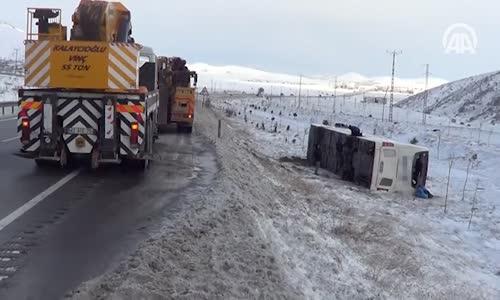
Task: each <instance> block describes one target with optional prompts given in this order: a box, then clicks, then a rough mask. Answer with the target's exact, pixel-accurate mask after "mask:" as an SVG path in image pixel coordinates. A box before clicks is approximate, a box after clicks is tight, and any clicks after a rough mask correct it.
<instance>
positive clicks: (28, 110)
mask: <svg viewBox="0 0 500 300" xmlns="http://www.w3.org/2000/svg"><path fill="white" fill-rule="evenodd" d="M18 111H19V113H18V115H17V132H18V135H19V136H20V137H21V142H22V148H21V152H24V153H26V152H37V151H38V150H39V149H40V133H41V129H42V102H41V101H39V100H38V101H37V100H35V98H31V97H28V98H24V99H21V100H20V101H19V110H18Z"/></svg>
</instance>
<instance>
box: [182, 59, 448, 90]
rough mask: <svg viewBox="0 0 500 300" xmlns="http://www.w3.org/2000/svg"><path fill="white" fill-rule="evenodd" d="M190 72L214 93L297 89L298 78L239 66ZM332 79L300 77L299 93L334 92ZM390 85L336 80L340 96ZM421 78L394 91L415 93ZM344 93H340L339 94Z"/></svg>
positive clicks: (399, 82)
mask: <svg viewBox="0 0 500 300" xmlns="http://www.w3.org/2000/svg"><path fill="white" fill-rule="evenodd" d="M189 67H190V69H192V70H195V71H197V72H198V75H199V77H200V86H206V87H208V88H210V87H213V86H214V87H216V88H217V90H235V91H245V92H255V91H257V90H258V89H259V88H260V87H263V88H265V89H266V92H268V93H269V92H270V90H271V89H274V94H279V93H280V92H283V93H284V94H286V95H289V94H296V93H297V91H298V89H299V82H300V77H299V75H289V74H280V73H271V72H265V71H261V70H256V69H252V68H247V67H239V66H211V65H208V64H204V63H195V64H191V65H190V66H189ZM334 78H335V76H324V75H321V76H304V77H303V78H302V90H303V92H304V94H306V93H307V92H311V95H314V94H326V93H328V94H332V93H333V91H334V90H335V88H334V87H335V83H334V82H335V79H334ZM446 82H447V81H446V80H444V79H439V78H431V80H430V86H431V87H434V86H438V85H441V84H444V83H446ZM389 85H390V78H389V77H373V78H369V77H366V76H363V75H361V74H358V73H353V72H351V73H347V74H344V75H341V76H338V77H337V86H338V87H339V89H340V90H338V92H340V93H351V92H362V91H385V90H386V89H387V87H388V86H389ZM424 87H425V84H424V80H423V79H398V78H397V79H396V90H397V91H399V92H403V93H409V94H411V93H416V92H420V91H422V90H423V89H424ZM342 90H344V91H342Z"/></svg>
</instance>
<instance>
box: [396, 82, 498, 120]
mask: <svg viewBox="0 0 500 300" xmlns="http://www.w3.org/2000/svg"><path fill="white" fill-rule="evenodd" d="M424 98H425V93H420V94H417V95H415V96H412V97H409V98H408V99H405V100H403V101H401V102H400V103H399V104H398V106H400V107H404V108H411V109H414V110H418V111H422V109H423V103H424ZM427 101H428V102H427V103H428V105H427V111H428V112H430V113H432V114H440V115H445V116H448V117H452V118H453V117H458V118H461V119H466V120H468V121H469V122H474V121H478V122H490V121H496V122H498V121H500V72H494V73H487V74H482V75H478V76H473V77H469V78H466V79H462V80H459V81H455V82H452V83H448V84H445V85H442V86H439V87H436V88H434V89H431V90H430V91H429V95H428V100H427Z"/></svg>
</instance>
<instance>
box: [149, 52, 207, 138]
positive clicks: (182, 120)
mask: <svg viewBox="0 0 500 300" xmlns="http://www.w3.org/2000/svg"><path fill="white" fill-rule="evenodd" d="M158 67H159V72H158V74H159V75H158V76H159V90H160V107H159V114H158V124H159V127H160V129H163V128H165V127H167V126H168V125H169V124H177V131H179V132H187V133H191V132H192V131H193V122H194V113H195V105H196V102H195V101H196V85H197V83H198V75H197V73H196V72H192V71H190V70H189V69H188V68H187V66H186V61H185V60H183V59H181V58H178V57H159V58H158Z"/></svg>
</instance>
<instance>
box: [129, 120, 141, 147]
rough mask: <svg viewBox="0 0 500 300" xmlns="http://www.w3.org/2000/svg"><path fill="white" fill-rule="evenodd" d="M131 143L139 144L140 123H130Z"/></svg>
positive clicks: (133, 144) (132, 144)
mask: <svg viewBox="0 0 500 300" xmlns="http://www.w3.org/2000/svg"><path fill="white" fill-rule="evenodd" d="M130 145H131V146H138V145H139V123H132V124H131V125H130Z"/></svg>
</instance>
